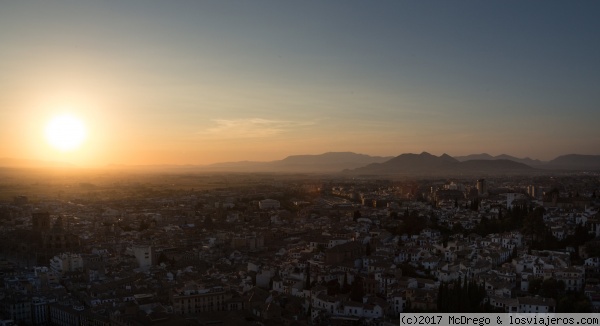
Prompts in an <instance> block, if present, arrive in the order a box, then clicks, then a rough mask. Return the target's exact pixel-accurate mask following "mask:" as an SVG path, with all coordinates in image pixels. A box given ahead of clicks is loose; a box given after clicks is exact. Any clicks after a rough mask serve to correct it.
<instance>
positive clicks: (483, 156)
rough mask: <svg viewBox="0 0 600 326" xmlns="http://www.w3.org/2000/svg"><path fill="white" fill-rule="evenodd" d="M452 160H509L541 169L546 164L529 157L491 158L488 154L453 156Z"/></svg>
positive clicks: (503, 155) (502, 156)
mask: <svg viewBox="0 0 600 326" xmlns="http://www.w3.org/2000/svg"><path fill="white" fill-rule="evenodd" d="M454 158H455V159H457V160H459V161H461V162H465V161H472V160H509V161H513V162H519V163H523V164H526V165H529V166H532V167H541V166H542V165H544V164H545V163H546V162H542V161H540V160H534V159H531V158H529V157H526V158H517V157H514V156H510V155H506V154H500V155H497V156H492V155H490V154H488V153H482V154H471V155H466V156H454Z"/></svg>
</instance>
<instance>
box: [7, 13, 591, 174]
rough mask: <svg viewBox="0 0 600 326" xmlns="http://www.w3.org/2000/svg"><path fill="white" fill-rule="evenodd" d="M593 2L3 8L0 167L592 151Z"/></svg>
mask: <svg viewBox="0 0 600 326" xmlns="http://www.w3.org/2000/svg"><path fill="white" fill-rule="evenodd" d="M599 9H600V4H598V3H597V2H576V3H572V2H558V1H545V2H543V3H540V2H521V1H502V2H500V1H494V2H491V1H485V2H479V1H462V2H443V1H435V2H392V1H382V2H376V3H373V2H359V1H344V2H321V1H302V2H293V3H290V2H276V1H251V2H250V1H226V2H225V1H205V2H196V1H178V2H163V1H128V2H120V1H114V2H79V1H13V2H5V3H3V4H2V6H1V10H0V30H2V31H3V33H0V43H1V44H2V48H3V51H2V52H0V69H1V71H2V75H1V77H0V108H1V109H0V135H1V136H0V153H1V154H0V157H10V158H17V159H31V160H46V161H59V162H67V163H72V164H75V165H78V166H104V165H106V164H210V163H215V162H227V161H242V160H251V161H270V160H280V159H283V158H284V157H286V156H288V155H294V154H320V153H324V152H329V151H352V152H356V153H364V154H369V155H379V156H396V155H399V154H402V153H420V152H422V151H427V152H430V153H432V154H434V155H441V154H443V153H448V154H450V155H453V156H457V155H468V154H475V153H482V152H487V153H490V154H492V155H498V154H503V153H506V154H510V155H513V156H517V157H525V156H529V157H532V158H535V159H541V160H551V159H553V158H555V157H557V156H559V155H563V154H571V153H577V154H600V153H599V152H598V148H599V147H598V144H600V133H599V132H598V126H597V122H598V121H599V118H600V110H599V107H598V103H600V101H599V100H600V92H598V89H599V86H600V61H599V60H598V58H599V57H600V34H599V33H598V31H599V30H600V20H598V19H597V13H598V12H599Z"/></svg>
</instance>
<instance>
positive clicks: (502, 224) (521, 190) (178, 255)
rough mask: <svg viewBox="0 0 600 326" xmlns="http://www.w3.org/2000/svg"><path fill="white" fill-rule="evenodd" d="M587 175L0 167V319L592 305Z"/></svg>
mask: <svg viewBox="0 0 600 326" xmlns="http://www.w3.org/2000/svg"><path fill="white" fill-rule="evenodd" d="M334 154H335V153H334ZM341 154H343V155H348V154H347V153H341ZM331 155H332V153H327V154H324V155H321V156H317V157H321V158H323V157H330V156H331ZM333 156H334V157H336V155H333ZM403 156H406V154H405V155H400V156H398V157H396V158H395V159H398V158H401V157H403ZM409 156H410V157H413V156H414V157H425V158H435V156H433V155H431V154H428V153H422V154H419V155H416V154H411V155H409ZM359 157H361V156H359ZM361 158H362V157H361ZM598 158H599V157H587V159H595V160H598ZM462 159H463V160H464V161H463V162H469V160H468V158H462ZM373 160H375V161H377V160H379V158H377V157H373ZM314 161H315V160H314V159H313V162H314ZM505 161H508V160H502V159H499V160H495V159H491V160H490V162H496V163H497V162H500V163H506V162H505ZM471 162H479V163H481V162H483V160H471ZM345 163H346V164H350V163H349V162H348V161H346V162H345ZM513 163H516V162H513ZM580 163H581V161H580ZM592 163H593V160H592ZM376 164H381V163H376ZM421 164H424V163H423V162H421ZM496 165H497V164H496ZM596 166H597V167H598V168H596V169H595V170H577V169H576V168H573V169H563V170H541V169H534V170H535V173H533V172H531V171H529V172H528V175H523V174H518V173H487V174H485V175H482V176H480V177H479V178H473V177H472V176H470V175H468V174H467V175H465V176H462V177H461V176H453V177H443V176H432V177H419V176H417V177H409V176H406V175H404V174H402V173H401V172H402V170H398V173H397V174H388V175H367V174H362V175H354V174H350V175H348V174H347V172H346V173H345V172H343V171H340V172H339V173H330V174H317V173H313V174H309V173H303V172H298V173H287V174H286V173H266V172H257V173H249V172H245V173H242V172H229V173H228V172H212V173H207V172H189V171H186V172H183V173H182V172H177V171H170V172H169V171H163V172H157V171H150V172H140V171H139V169H136V170H134V171H137V172H132V171H127V170H119V171H112V172H111V171H87V172H85V173H84V172H76V171H72V170H70V169H64V168H54V170H52V168H49V169H51V170H49V171H45V172H44V173H43V174H38V175H35V174H33V173H32V170H30V169H16V168H5V169H3V170H2V177H3V180H6V183H4V184H3V185H2V195H3V198H2V201H1V202H0V223H1V224H0V226H1V227H0V230H1V231H0V232H1V237H0V239H1V240H0V243H1V245H0V248H2V250H1V252H0V255H1V257H2V258H1V259H0V264H2V265H1V268H0V273H1V276H2V278H3V282H2V288H1V290H2V291H1V293H2V298H1V300H0V303H1V305H0V307H1V308H2V309H1V310H0V313H1V314H2V318H4V319H3V320H4V321H3V323H4V324H7V325H8V324H9V323H8V321H9V320H10V321H13V322H14V323H15V324H23V325H209V324H210V325H233V324H251V325H397V324H398V317H399V315H400V313H402V312H464V313H468V312H597V311H599V310H600V281H599V279H600V240H598V239H599V236H600V199H599V198H598V195H600V166H598V165H596ZM303 168H304V167H301V168H299V169H303ZM532 169H533V168H532ZM359 170H360V169H359ZM33 171H35V170H33ZM24 175H26V176H24ZM48 175H52V176H48ZM10 180H14V181H12V182H10ZM16 180H27V181H26V182H27V183H26V184H20V185H19V184H16V183H15V182H16ZM34 180H35V181H36V182H33V181H34ZM17 192H22V193H25V194H27V195H16V193H17Z"/></svg>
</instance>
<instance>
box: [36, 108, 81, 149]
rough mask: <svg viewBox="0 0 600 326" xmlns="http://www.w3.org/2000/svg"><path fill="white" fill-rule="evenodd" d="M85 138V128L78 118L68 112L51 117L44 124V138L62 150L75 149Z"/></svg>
mask: <svg viewBox="0 0 600 326" xmlns="http://www.w3.org/2000/svg"><path fill="white" fill-rule="evenodd" d="M85 138H86V128H85V125H84V123H83V121H81V120H80V119H78V118H77V117H74V116H72V115H69V114H63V115H59V116H56V117H54V118H52V120H50V121H49V122H48V124H47V125H46V140H47V141H48V143H49V144H50V145H51V146H52V147H54V148H56V149H58V150H60V151H63V152H68V151H72V150H75V149H77V148H79V147H80V146H81V144H82V143H83V142H84V141H85Z"/></svg>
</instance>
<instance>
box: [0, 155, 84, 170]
mask: <svg viewBox="0 0 600 326" xmlns="http://www.w3.org/2000/svg"><path fill="white" fill-rule="evenodd" d="M72 166H73V164H70V163H65V162H53V161H42V160H26V159H19V158H10V157H0V167H3V168H50V167H52V168H60V167H72Z"/></svg>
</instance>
